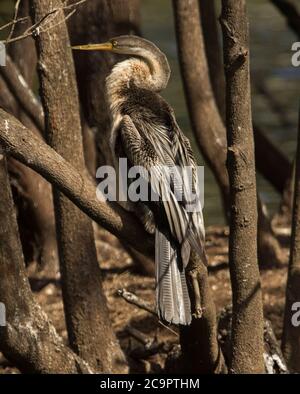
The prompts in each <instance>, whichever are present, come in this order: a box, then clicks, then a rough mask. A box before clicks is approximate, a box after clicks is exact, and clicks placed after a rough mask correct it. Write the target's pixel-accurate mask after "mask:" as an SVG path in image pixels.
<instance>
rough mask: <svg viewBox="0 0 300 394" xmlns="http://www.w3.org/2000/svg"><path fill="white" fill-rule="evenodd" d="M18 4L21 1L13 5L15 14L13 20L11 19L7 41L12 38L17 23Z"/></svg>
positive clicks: (18, 0)
mask: <svg viewBox="0 0 300 394" xmlns="http://www.w3.org/2000/svg"><path fill="white" fill-rule="evenodd" d="M20 2H21V0H17V2H16V4H15V14H14V19H13V23H12V25H11V29H10V32H9V35H8V37H7V39H8V40H9V39H11V38H12V36H13V34H14V31H15V26H16V23H17V16H18V12H19V6H20Z"/></svg>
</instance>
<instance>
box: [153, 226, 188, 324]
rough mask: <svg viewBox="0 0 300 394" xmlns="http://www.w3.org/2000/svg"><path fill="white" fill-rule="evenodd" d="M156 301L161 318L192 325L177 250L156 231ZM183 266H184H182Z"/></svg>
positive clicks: (183, 271) (184, 279)
mask: <svg viewBox="0 0 300 394" xmlns="http://www.w3.org/2000/svg"><path fill="white" fill-rule="evenodd" d="M155 250H156V253H155V266H156V301H157V310H158V315H159V318H161V319H162V320H165V321H167V322H169V323H173V324H183V325H188V324H190V323H191V320H192V315H191V303H190V298H189V294H188V288H187V283H186V277H185V270H184V267H183V266H182V267H181V269H180V264H179V258H178V257H179V256H178V253H177V250H176V248H175V247H174V246H172V244H171V242H170V241H169V239H168V238H167V236H166V235H165V234H163V233H162V232H160V231H159V230H158V229H157V230H156V240H155ZM181 265H182V264H181Z"/></svg>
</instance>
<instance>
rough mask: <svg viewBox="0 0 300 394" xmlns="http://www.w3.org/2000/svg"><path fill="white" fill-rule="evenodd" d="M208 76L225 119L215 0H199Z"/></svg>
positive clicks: (223, 83)
mask: <svg viewBox="0 0 300 394" xmlns="http://www.w3.org/2000/svg"><path fill="white" fill-rule="evenodd" d="M199 7H200V14H201V24H202V30H203V38H204V44H205V51H206V57H207V63H208V68H209V76H210V81H211V85H212V89H213V92H214V95H215V99H216V102H217V105H218V109H219V112H220V114H221V117H222V119H223V120H224V121H225V76H224V67H223V63H222V55H221V53H222V52H221V51H222V50H221V46H220V40H219V32H218V24H217V15H216V6H215V0H199Z"/></svg>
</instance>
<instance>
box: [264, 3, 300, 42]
mask: <svg viewBox="0 0 300 394" xmlns="http://www.w3.org/2000/svg"><path fill="white" fill-rule="evenodd" d="M271 2H272V3H273V4H274V5H275V6H276V7H277V8H278V9H279V11H281V13H282V14H283V15H284V16H285V17H286V19H287V23H288V25H289V26H290V28H291V29H292V30H293V31H294V33H295V34H296V35H297V36H298V38H300V14H299V12H298V10H297V8H296V6H295V5H294V4H293V3H291V2H290V1H289V0H271Z"/></svg>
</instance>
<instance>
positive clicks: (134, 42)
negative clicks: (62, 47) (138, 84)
mask: <svg viewBox="0 0 300 394" xmlns="http://www.w3.org/2000/svg"><path fill="white" fill-rule="evenodd" d="M72 48H73V49H75V50H82V51H109V52H113V53H117V54H121V55H129V56H134V57H138V58H141V59H143V60H144V61H145V62H146V63H147V64H148V66H149V68H150V71H151V73H152V76H153V77H157V78H159V80H160V84H161V85H164V86H162V88H164V87H165V86H166V84H167V82H168V80H169V77H170V67H169V63H168V60H167V58H166V56H165V54H164V53H163V52H162V51H161V50H160V49H159V48H158V47H157V46H156V45H155V44H153V43H152V42H151V41H148V40H146V39H144V38H141V37H137V36H131V35H124V36H119V37H114V38H111V39H110V40H109V41H107V42H104V43H101V44H86V45H76V46H73V47H72ZM155 74H156V75H155Z"/></svg>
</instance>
